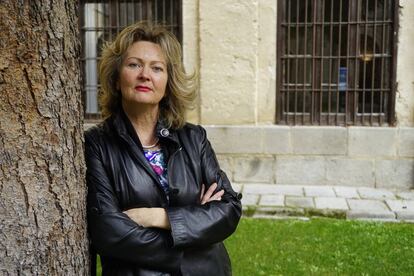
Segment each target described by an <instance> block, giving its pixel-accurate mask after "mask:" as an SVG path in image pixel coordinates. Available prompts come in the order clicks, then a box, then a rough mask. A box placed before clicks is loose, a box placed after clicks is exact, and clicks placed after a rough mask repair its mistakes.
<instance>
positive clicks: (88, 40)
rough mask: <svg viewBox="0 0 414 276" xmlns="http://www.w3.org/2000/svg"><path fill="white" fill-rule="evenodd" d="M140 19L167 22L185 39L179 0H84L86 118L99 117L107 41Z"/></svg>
mask: <svg viewBox="0 0 414 276" xmlns="http://www.w3.org/2000/svg"><path fill="white" fill-rule="evenodd" d="M140 20H151V21H156V22H160V23H163V24H165V25H166V26H167V27H168V28H169V30H170V31H172V32H173V33H174V34H175V35H176V36H177V38H178V39H179V41H181V40H182V33H181V31H182V24H181V1H179V0H135V1H134V0H125V1H121V0H106V1H99V0H89V1H82V2H81V37H82V46H83V52H82V69H83V100H84V107H85V118H86V119H99V118H100V113H99V106H98V91H99V79H98V75H97V66H98V62H99V56H100V51H101V48H102V45H103V43H104V42H105V41H111V40H112V39H114V38H115V36H116V34H117V33H118V32H119V31H121V30H122V29H123V28H124V27H125V26H127V25H129V24H132V23H134V22H136V21H140Z"/></svg>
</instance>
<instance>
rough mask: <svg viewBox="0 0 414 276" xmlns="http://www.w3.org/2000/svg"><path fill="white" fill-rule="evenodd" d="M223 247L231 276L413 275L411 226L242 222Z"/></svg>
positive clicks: (325, 221) (413, 226) (314, 221)
mask: <svg viewBox="0 0 414 276" xmlns="http://www.w3.org/2000/svg"><path fill="white" fill-rule="evenodd" d="M225 244H226V247H227V249H228V251H229V254H230V257H231V260H232V266H233V275H234V276H239V275H246V276H252V275H266V276H268V275H413V274H414V224H403V223H378V222H362V221H346V220H338V219H326V218H320V219H311V220H310V221H302V220H294V219H290V220H267V219H251V218H243V219H242V220H241V222H240V225H239V226H238V228H237V231H236V233H235V234H234V235H232V236H231V237H230V238H229V239H227V240H226V241H225ZM98 275H100V274H98Z"/></svg>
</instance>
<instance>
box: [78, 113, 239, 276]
mask: <svg viewBox="0 0 414 276" xmlns="http://www.w3.org/2000/svg"><path fill="white" fill-rule="evenodd" d="M157 135H158V137H159V139H160V142H161V145H162V146H163V147H164V148H165V149H166V153H167V156H168V180H169V186H170V195H169V201H168V200H167V198H166V196H165V193H164V192H163V190H162V188H161V187H160V185H159V180H158V177H157V175H156V174H155V173H154V171H153V170H152V169H151V167H150V165H149V163H148V162H147V160H146V159H145V156H144V154H143V152H142V146H141V144H140V142H139V139H138V136H137V135H136V133H135V131H134V129H133V127H132V124H131V123H130V121H129V120H128V119H127V117H126V115H125V114H124V113H123V112H122V110H121V111H120V112H119V113H117V114H114V115H113V116H112V117H110V118H109V119H107V120H106V121H104V122H103V123H102V124H100V125H99V126H96V127H93V128H91V129H89V130H87V131H86V133H85V156H86V164H87V184H88V189H89V190H88V208H87V210H88V228H89V233H90V238H91V241H92V246H93V248H94V249H95V250H96V251H97V252H98V253H99V254H100V255H101V260H102V267H103V275H123V276H125V275H168V274H170V275H214V276H220V275H231V266H230V260H229V257H228V254H227V252H226V249H225V248H224V245H223V243H222V241H223V240H224V239H226V238H227V237H228V236H229V235H231V234H232V233H233V232H234V231H235V229H236V226H237V224H238V222H239V219H240V215H241V203H240V198H241V195H240V194H238V193H236V192H234V190H233V189H232V188H231V185H230V182H229V180H228V179H227V177H226V175H225V174H224V172H222V171H221V170H220V168H219V165H218V163H217V159H216V157H215V154H214V152H213V150H212V148H211V146H210V143H209V142H208V140H207V138H206V132H205V130H204V129H203V128H202V127H200V126H195V125H192V124H187V125H186V126H185V127H183V128H182V129H178V130H172V129H165V128H163V125H162V124H161V123H158V125H157ZM214 182H217V184H218V188H217V190H219V189H224V190H225V194H224V196H223V197H222V200H221V201H213V202H209V203H207V204H205V205H200V199H199V198H200V192H201V185H202V184H203V183H204V184H206V186H207V187H206V189H207V188H208V186H209V185H211V184H212V183H214ZM134 207H163V208H165V209H166V211H167V214H168V217H169V220H170V224H171V231H166V230H162V229H157V228H144V227H142V226H140V225H138V224H136V223H135V222H134V221H132V220H131V219H129V217H128V216H127V215H125V214H123V213H122V211H124V210H127V209H130V208H134ZM164 273H165V274H164Z"/></svg>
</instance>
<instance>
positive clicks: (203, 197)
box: [200, 183, 224, 205]
mask: <svg viewBox="0 0 414 276" xmlns="http://www.w3.org/2000/svg"><path fill="white" fill-rule="evenodd" d="M205 189H206V185H204V184H203V185H202V186H201V194H200V202H201V205H204V204H206V203H207V202H210V201H214V200H217V201H220V200H221V197H222V196H223V195H224V190H223V189H222V190H220V191H218V192H217V193H215V194H213V193H214V191H215V190H216V189H217V183H213V184H211V186H210V188H208V190H207V191H206V192H205V193H204V190H205Z"/></svg>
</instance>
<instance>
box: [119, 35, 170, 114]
mask: <svg viewBox="0 0 414 276" xmlns="http://www.w3.org/2000/svg"><path fill="white" fill-rule="evenodd" d="M167 80H168V72H167V62H166V59H165V57H164V54H163V52H162V50H161V48H160V46H159V45H158V44H155V43H152V42H148V41H138V42H135V43H134V44H132V45H131V46H130V47H129V48H128V50H127V52H126V55H125V58H124V60H123V62H122V65H121V69H120V73H119V80H118V83H117V86H118V89H120V90H121V94H122V101H123V103H124V104H132V105H136V104H145V105H157V106H158V103H159V102H160V101H161V99H162V98H163V97H164V95H165V90H166V87H167Z"/></svg>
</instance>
